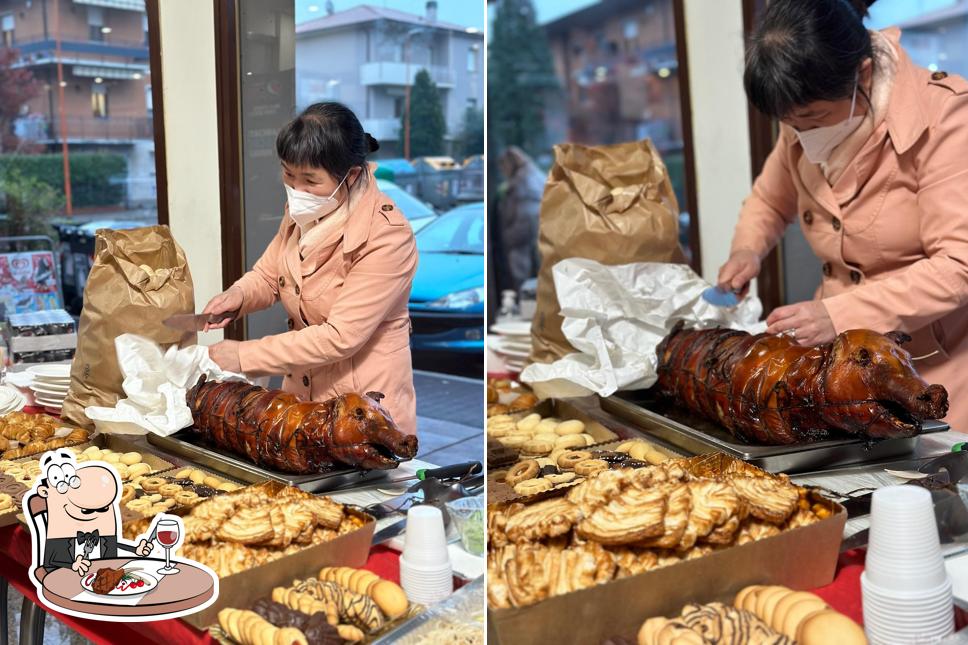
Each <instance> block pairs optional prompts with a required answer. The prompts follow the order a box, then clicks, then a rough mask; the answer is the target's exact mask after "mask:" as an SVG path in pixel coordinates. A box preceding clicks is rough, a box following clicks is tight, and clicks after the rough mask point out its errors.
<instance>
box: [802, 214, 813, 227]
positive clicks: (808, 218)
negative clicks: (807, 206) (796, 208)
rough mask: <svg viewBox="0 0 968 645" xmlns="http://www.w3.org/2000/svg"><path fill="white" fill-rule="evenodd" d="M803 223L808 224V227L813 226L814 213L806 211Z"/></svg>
mask: <svg viewBox="0 0 968 645" xmlns="http://www.w3.org/2000/svg"><path fill="white" fill-rule="evenodd" d="M803 223H804V224H806V225H807V226H810V225H811V224H813V213H811V212H810V211H806V212H805V213H804V214H803Z"/></svg>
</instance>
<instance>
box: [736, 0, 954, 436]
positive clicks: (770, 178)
mask: <svg viewBox="0 0 968 645" xmlns="http://www.w3.org/2000/svg"><path fill="white" fill-rule="evenodd" d="M870 4H871V2H870V1H868V2H864V0H855V1H854V2H853V3H851V2H848V0H811V1H810V2H803V1H802V0H774V1H773V2H771V3H769V5H768V8H767V9H766V12H765V13H764V15H763V18H762V20H761V22H760V24H759V25H758V27H757V29H756V32H755V33H754V35H753V38H752V41H751V43H750V47H749V50H748V53H747V60H746V72H745V77H744V82H745V86H746V91H747V95H748V97H749V99H750V101H751V102H752V103H753V105H754V106H756V107H757V108H758V109H759V110H760V111H761V112H763V113H765V114H767V115H769V116H772V117H774V118H777V119H779V120H780V122H781V125H780V136H779V140H778V141H777V144H776V147H775V148H774V149H773V152H772V153H771V154H770V156H769V158H768V159H767V161H766V165H765V166H764V168H763V172H762V173H761V174H760V176H759V177H758V178H757V180H756V182H755V184H754V186H753V192H752V194H751V195H750V196H749V198H748V199H747V200H746V202H745V203H744V204H743V208H742V211H741V213H740V218H739V223H738V224H737V226H736V232H735V235H734V238H733V243H732V248H731V254H730V258H729V261H728V262H726V264H725V265H723V267H722V269H720V273H719V280H718V281H719V284H720V285H722V286H723V287H724V288H729V289H732V290H735V291H738V292H743V291H744V290H745V289H746V288H747V287H748V284H749V281H750V280H751V279H753V278H754V277H756V276H757V275H758V274H759V272H760V262H761V260H762V259H763V258H764V257H765V256H766V254H767V253H768V252H769V251H770V250H771V249H772V248H773V247H774V246H775V245H776V243H777V241H778V240H779V239H780V237H781V236H782V235H783V232H784V230H785V229H786V227H787V226H788V225H789V224H791V223H792V222H793V221H794V220H799V222H800V226H801V228H802V229H803V232H804V235H805V236H806V239H807V241H808V242H809V243H810V246H811V248H812V249H813V251H814V253H816V255H817V256H818V257H819V258H820V259H821V260H822V261H823V271H822V273H823V275H822V278H821V284H820V287H819V288H818V290H817V293H816V299H815V300H812V301H809V302H801V303H796V304H791V305H787V306H785V307H779V308H777V309H776V310H774V311H773V312H772V313H771V314H770V316H769V317H768V318H767V322H768V324H769V331H770V332H771V333H783V332H786V333H791V334H794V335H795V336H796V338H797V340H798V341H799V342H800V344H803V345H816V344H821V343H827V342H830V341H831V340H833V338H834V337H835V336H836V335H837V334H838V333H840V332H843V331H846V330H848V329H857V328H867V329H873V330H875V331H879V332H888V331H892V330H901V331H904V332H907V333H908V334H909V335H911V336H912V337H913V340H912V341H911V342H910V343H908V344H906V345H905V348H906V349H907V350H908V351H910V353H911V355H912V357H914V358H915V359H916V363H915V365H916V366H917V367H918V370H919V371H920V373H921V375H922V376H923V377H924V378H925V379H926V380H927V381H928V382H931V383H940V384H942V385H944V386H945V387H946V388H947V389H948V392H949V395H950V396H949V400H950V402H951V408H950V412H949V414H948V416H947V417H946V420H947V421H948V422H949V423H950V424H951V425H952V427H953V428H954V429H956V430H960V431H965V430H968V379H966V378H965V372H966V371H968V370H966V368H968V308H966V307H965V304H966V303H968V82H966V81H965V79H963V78H961V77H959V76H954V75H950V74H947V73H945V72H941V71H939V72H933V73H932V72H930V71H928V70H926V69H923V68H921V67H918V66H917V65H915V64H914V63H913V62H911V59H910V58H909V57H908V55H907V53H906V52H905V51H904V49H903V48H902V47H901V46H900V44H899V39H900V32H899V31H898V30H896V29H890V30H887V31H884V32H869V31H868V30H867V29H866V28H865V27H864V24H863V22H862V20H863V17H864V15H865V14H866V10H867V6H869V5H870Z"/></svg>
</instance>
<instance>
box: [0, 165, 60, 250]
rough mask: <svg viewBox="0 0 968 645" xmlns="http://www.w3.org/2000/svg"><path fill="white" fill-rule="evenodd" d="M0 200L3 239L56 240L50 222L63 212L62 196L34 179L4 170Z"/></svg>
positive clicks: (13, 171) (18, 172)
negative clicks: (39, 237) (4, 214)
mask: <svg viewBox="0 0 968 645" xmlns="http://www.w3.org/2000/svg"><path fill="white" fill-rule="evenodd" d="M0 196H2V197H3V198H4V200H5V201H6V212H7V221H6V222H4V223H3V226H2V227H0V231H2V232H3V234H4V235H10V236H19V235H47V236H48V237H52V238H53V239H55V240H56V239H57V236H56V233H55V232H54V229H53V227H52V226H51V225H50V218H51V217H52V216H54V215H56V214H57V213H59V212H60V211H61V210H62V209H63V208H64V194H63V192H61V191H58V190H56V189H55V188H53V187H52V186H51V185H50V184H46V183H44V182H43V181H40V180H39V179H37V178H36V177H29V176H27V175H24V174H23V173H21V172H20V171H19V170H17V169H16V168H7V169H6V170H5V171H4V172H3V174H2V175H0Z"/></svg>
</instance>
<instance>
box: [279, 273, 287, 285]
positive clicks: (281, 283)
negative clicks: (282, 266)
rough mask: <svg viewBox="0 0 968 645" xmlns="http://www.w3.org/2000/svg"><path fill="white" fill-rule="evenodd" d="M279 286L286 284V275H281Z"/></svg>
mask: <svg viewBox="0 0 968 645" xmlns="http://www.w3.org/2000/svg"><path fill="white" fill-rule="evenodd" d="M279 286H280V287H284V286H286V276H284V275H281V276H279Z"/></svg>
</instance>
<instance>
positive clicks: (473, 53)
mask: <svg viewBox="0 0 968 645" xmlns="http://www.w3.org/2000/svg"><path fill="white" fill-rule="evenodd" d="M480 49H481V48H480V47H479V46H478V45H471V46H470V47H469V48H468V50H467V71H468V72H476V71H477V57H478V53H479V52H480Z"/></svg>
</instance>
